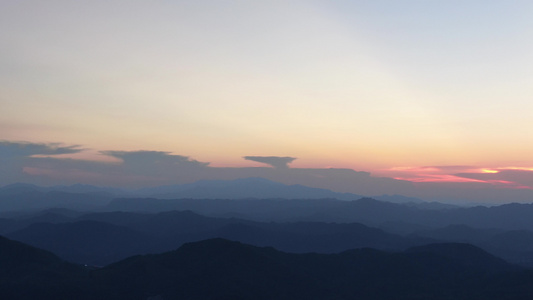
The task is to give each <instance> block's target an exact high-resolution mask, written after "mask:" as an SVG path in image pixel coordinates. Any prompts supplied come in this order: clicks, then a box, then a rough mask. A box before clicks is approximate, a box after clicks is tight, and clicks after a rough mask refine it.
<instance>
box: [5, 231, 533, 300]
mask: <svg viewBox="0 0 533 300" xmlns="http://www.w3.org/2000/svg"><path fill="white" fill-rule="evenodd" d="M0 254H1V256H0V257H1V259H0V280H1V281H0V293H1V294H2V296H3V297H5V298H6V299H307V300H309V299H363V300H364V299H503V298H502V297H505V299H530V297H531V296H533V272H531V271H527V270H522V269H519V268H518V267H515V266H513V265H511V264H508V263H506V262H505V261H503V260H501V259H499V258H496V257H494V256H492V255H490V254H488V253H486V252H484V251H483V250H481V249H479V248H477V247H474V246H471V245H468V244H456V243H454V244H449V243H448V244H431V245H426V246H420V247H415V248H411V249H408V250H407V251H403V252H397V253H391V252H383V251H379V250H373V249H368V248H365V249H358V250H350V251H345V252H341V253H338V254H290V253H285V252H280V251H278V250H275V249H274V248H271V247H267V248H260V247H255V246H251V245H246V244H241V243H239V242H232V241H228V240H224V239H210V240H205V241H200V242H195V243H188V244H185V245H183V246H182V247H180V248H179V249H177V250H174V251H170V252H166V253H162V254H152V255H145V256H133V257H130V258H127V259H125V260H122V261H120V262H117V263H114V264H111V265H109V266H106V267H104V268H99V269H94V268H86V267H81V266H78V265H73V264H70V263H66V262H63V261H62V260H61V259H59V258H57V257H55V256H54V255H53V254H51V253H49V252H46V251H43V250H39V249H36V248H33V247H30V246H27V245H24V244H21V243H18V242H15V241H11V240H8V239H5V238H0Z"/></svg>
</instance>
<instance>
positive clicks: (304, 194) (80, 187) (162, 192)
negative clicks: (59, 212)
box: [0, 177, 424, 208]
mask: <svg viewBox="0 0 533 300" xmlns="http://www.w3.org/2000/svg"><path fill="white" fill-rule="evenodd" d="M30 192H33V193H49V192H61V193H72V194H93V195H101V196H107V197H150V198H158V199H183V198H187V199H249V198H256V199H275V198H280V199H338V200H346V201H349V200H357V199H360V198H363V197H365V196H362V195H358V194H353V193H338V192H334V191H331V190H328V189H322V188H313V187H308V186H303V185H299V184H295V185H286V184H283V183H279V182H275V181H271V180H268V179H264V178H260V177H250V178H241V179H235V180H200V181H197V182H194V183H188V184H176V185H164V186H156V187H147V188H140V189H118V188H111V187H97V186H92V185H84V184H74V185H70V186H63V185H62V186H51V187H41V186H37V185H33V184H26V183H15V184H10V185H6V186H4V187H1V188H0V197H5V196H7V195H13V194H17V193H30ZM373 198H376V199H379V200H382V201H387V202H394V203H408V202H412V203H423V202H424V201H422V200H420V199H417V198H412V197H405V196H402V195H381V196H375V197H373ZM0 200H1V198H0ZM0 208H1V207H0Z"/></svg>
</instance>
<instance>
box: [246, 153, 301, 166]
mask: <svg viewBox="0 0 533 300" xmlns="http://www.w3.org/2000/svg"><path fill="white" fill-rule="evenodd" d="M243 158H244V159H246V160H251V161H256V162H260V163H264V164H267V165H270V166H272V167H274V168H288V167H289V164H290V163H291V162H293V161H294V160H295V159H296V157H288V156H285V157H280V156H244V157H243Z"/></svg>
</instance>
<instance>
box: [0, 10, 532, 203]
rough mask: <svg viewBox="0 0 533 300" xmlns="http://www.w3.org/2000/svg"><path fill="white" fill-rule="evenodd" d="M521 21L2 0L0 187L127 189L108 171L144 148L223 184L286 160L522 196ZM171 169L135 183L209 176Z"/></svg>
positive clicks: (524, 15)
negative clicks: (267, 160)
mask: <svg viewBox="0 0 533 300" xmlns="http://www.w3.org/2000/svg"><path fill="white" fill-rule="evenodd" d="M532 15H533V2H532V1H529V0H527V1H526V0H525V1H513V0H510V1H491V0H479V1H478V0H466V1H465V0H461V1H454V0H446V1H445V0H442V1H439V0H435V1H431V0H418V1H410V0H405V1H397V0H391V1H381V0H372V1H370V0H368V1H355V0H350V1H348V0H346V1H335V0H332V1H325V0H324V1H313V0H308V1H290V0H288V1H275V0H273V1H213V0H211V1H202V0H195V1H178V0H176V1H66V0H65V1H54V0H51V1H37V0H31V1H24V0H16V1H15V0H13V1H11V0H6V1H1V2H0V40H1V41H2V46H1V47H0V141H1V143H0V162H2V163H3V164H4V167H3V170H4V171H3V172H2V171H0V173H1V174H0V186H1V185H5V184H9V183H12V182H16V181H20V180H26V181H32V180H31V178H34V179H35V178H37V177H39V178H40V179H39V180H33V181H35V182H39V183H45V184H55V183H61V182H66V183H70V181H68V180H66V181H65V180H63V179H64V178H63V179H62V178H60V177H57V176H56V175H57V174H58V172H61V173H62V174H71V175H72V174H78V175H79V174H81V173H82V174H84V175H83V176H81V175H80V176H79V177H76V176H74V177H73V176H70V177H68V178H70V179H73V178H74V179H76V180H78V181H85V182H86V183H91V184H105V183H106V182H107V183H108V184H116V185H128V184H127V182H126V181H127V178H130V177H124V176H123V175H124V174H123V173H120V174H121V176H122V177H121V178H122V179H121V180H122V181H121V182H118V181H114V179H109V178H111V177H106V176H110V175H109V174H110V172H111V171H109V170H110V169H109V168H111V166H116V165H117V164H119V165H120V164H125V162H126V160H127V159H126V158H125V157H127V158H128V159H130V160H134V159H140V158H139V157H140V156H139V157H138V156H134V155H133V154H136V153H137V154H139V153H144V154H147V153H149V154H150V153H151V154H150V155H153V156H150V157H151V158H153V157H158V159H159V158H161V157H166V158H168V157H171V158H172V159H177V160H178V161H180V164H179V166H181V167H182V164H181V162H182V161H186V162H187V163H190V164H191V165H194V166H198V167H199V168H200V167H202V166H203V167H206V166H207V168H209V169H210V170H213V169H217V172H219V171H220V172H222V171H227V170H230V169H234V170H233V171H235V170H249V169H253V167H256V168H257V170H263V169H264V168H259V166H267V165H268V163H267V165H265V164H264V163H261V162H260V160H257V159H255V160H254V159H243V157H245V156H257V157H263V156H265V157H270V156H273V157H279V158H283V157H289V158H294V160H293V161H292V160H291V161H292V162H290V169H295V170H296V169H299V170H317V169H330V168H335V169H351V170H354V171H357V172H360V173H357V172H354V174H355V173H357V174H363V172H366V173H364V174H367V173H368V176H369V177H371V178H374V179H376V180H378V179H380V180H381V179H384V180H385V179H386V180H388V179H390V180H392V181H394V182H396V183H400V185H403V184H408V185H410V186H415V187H420V186H425V188H423V189H420V188H418V190H417V192H415V191H414V189H413V188H411V187H409V188H407V189H405V188H403V187H402V188H400V187H396V185H395V184H396V183H395V184H394V185H390V186H389V185H386V186H387V187H386V188H383V193H402V192H403V193H408V194H410V195H412V196H421V197H422V196H427V197H429V198H432V199H440V198H446V197H463V196H464V198H465V199H466V198H469V197H468V195H467V194H468V193H471V192H468V193H467V192H465V194H464V195H463V196H461V195H462V194H461V195H455V194H453V195H452V194H449V195H448V196H446V195H447V194H446V193H447V192H448V191H451V190H454V191H455V192H457V193H459V192H458V191H460V190H461V189H462V188H457V187H456V186H458V185H460V186H461V187H465V188H466V187H467V186H475V187H472V188H467V189H468V190H469V191H471V190H476V191H477V190H481V189H484V192H479V193H481V194H479V195H481V196H479V197H478V196H476V197H477V198H476V197H470V198H472V199H474V198H475V199H476V200H478V198H479V199H482V198H483V196H482V195H485V193H490V192H486V191H492V190H498V191H500V190H502V189H504V190H513V193H515V192H517V193H524V190H532V189H533V156H532V153H533V17H532ZM141 150H144V151H145V152H139V151H141ZM148 151H151V152H148ZM128 153H129V154H128ZM130 154H131V155H133V156H131V155H130ZM50 155H51V157H52V158H50V157H46V156H50ZM128 155H130V156H128ZM14 157H16V158H17V159H16V160H15V159H14ZM73 158H74V162H73V161H72V160H73ZM146 158H147V156H142V159H146ZM94 161H96V162H94ZM157 161H158V162H160V161H159V160H157ZM196 163H197V164H196ZM67 165H68V166H67ZM74 165H75V166H74ZM96 165H98V166H99V167H95V166H96ZM101 166H105V168H107V170H108V171H106V172H107V173H105V172H103V171H102V170H103V169H102V168H100V167H101ZM179 166H176V168H178V167H179ZM152 167H153V165H151V167H148V166H144V167H142V168H141V169H142V170H149V169H150V168H152ZM167 167H168V166H167ZM154 168H155V167H154ZM267 168H269V167H268V166H267ZM272 169H275V170H278V171H280V172H281V171H282V170H280V169H284V168H283V167H282V168H277V167H276V168H272ZM6 170H9V172H7V171H6ZM293 171H294V170H293ZM54 172H55V173H54ZM69 172H70V173H69ZM76 172H78V173H76ZM80 172H81V173H80ZM113 172H115V171H112V172H111V173H113ZM165 172H167V173H165ZM165 172H156V173H157V174H158V176H159V177H161V176H163V175H161V174H167V175H168V176H167V175H165V176H167V177H165V178H166V179H165V180H162V181H157V180H155V181H154V180H152V179H153V176H152V177H151V175H150V174H149V173H146V174H143V173H142V171H139V172H138V173H135V176H136V177H135V179H132V180H133V181H135V183H134V184H135V185H139V184H141V185H142V184H143V183H144V184H145V185H153V184H156V183H173V182H175V183H181V182H188V181H191V180H193V179H202V178H203V177H202V176H204V175H205V174H207V173H198V174H197V175H195V176H197V177H194V176H191V177H190V178H186V177H185V175H183V176H181V175H180V176H181V177H180V176H177V175H176V174H177V173H179V172H178V171H170V170H167V171H165ZM261 172H262V171H261ZM261 172H259V173H258V174H259V175H261V174H262V173H261ZM193 173H194V172H193ZM17 174H18V175H17ZM54 174H56V175H54ZM89 174H90V175H89ZM98 174H102V177H101V178H100V179H99V177H98V176H99V175H98ZM113 174H115V175H117V174H119V173H117V172H115V173H113ZM128 174H129V173H128ZM180 174H182V173H180ZM194 174H196V173H194ZM202 174H204V175H202ZM209 174H212V173H209ZM221 174H222V173H221ZM239 174H240V175H239ZM245 174H246V175H248V173H246V172H245V173H242V174H241V173H238V172H237V173H235V174H234V175H232V176H229V175H228V176H227V177H224V176H222V175H216V176H215V175H205V178H208V179H209V178H217V179H222V178H228V179H231V178H233V177H239V176H244V175H245ZM250 174H251V173H250ZM258 174H252V175H258ZM315 175H316V174H315ZM54 176H55V177H54ZM117 176H118V175H117ZM132 176H133V175H132ZM265 176H266V177H268V176H270V178H271V179H277V177H276V176H278V175H268V176H267V175H265ZM279 176H281V175H279ZM313 176H314V175H313ZM317 176H318V175H317ZM320 176H326V175H320ZM327 176H329V175H327ZM335 176H337V175H335ZM350 176H351V175H350ZM365 176H366V175H365ZM45 177H47V178H48V179H46V180H45V179H43V178H45ZM163 177H164V176H163ZM54 178H55V179H54ZM102 178H106V179H102ZM113 178H116V177H113ZM132 178H133V177H132ZM142 178H145V179H146V180H145V181H143V179H142ZM150 178H152V179H150ZM279 178H281V179H283V178H285V179H283V180H284V182H287V183H302V184H303V183H308V184H314V185H315V186H320V183H318V182H311V181H309V182H307V181H305V180H304V179H301V180H300V181H298V180H296V179H294V178H295V177H291V176H288V177H283V176H281V177H279ZM291 178H292V179H291ZM302 178H303V177H302ZM335 178H337V177H335ZM343 178H344V177H343ZM281 179H280V180H281ZM345 179H346V178H345ZM283 180H281V181H283ZM291 180H292V181H291ZM343 180H344V179H343ZM350 180H357V179H356V178H355V177H354V178H352V177H349V179H346V182H345V184H346V186H349V185H350ZM133 181H132V182H133ZM341 181H342V180H341ZM406 181H407V182H406ZM332 182H333V181H332ZM411 182H413V183H411ZM400 185H399V186H400ZM378 186H382V187H383V186H384V185H383V184H381V183H380V184H378V185H376V189H375V191H378V190H379V189H378V188H377V187H378ZM392 186H394V187H392ZM320 187H327V188H332V189H336V190H345V191H348V190H350V189H348V188H342V187H341V186H340V185H339V186H336V185H334V184H333V183H331V185H323V186H320ZM420 190H424V192H420ZM514 190H517V191H514ZM350 191H351V190H350ZM352 192H356V191H352ZM370 192H374V190H372V191H368V193H370ZM360 193H361V194H364V193H363V192H360ZM383 193H382V194H383ZM376 194H379V193H376ZM428 195H430V196H428ZM509 195H511V194H509ZM513 195H514V194H513ZM527 195H528V196H527V197H529V194H527ZM439 197H440V198H439ZM524 197H525V198H523V199H526V198H527V197H526V196H524ZM470 198H469V199H470ZM531 199H533V198H531Z"/></svg>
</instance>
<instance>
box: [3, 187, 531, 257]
mask: <svg viewBox="0 0 533 300" xmlns="http://www.w3.org/2000/svg"><path fill="white" fill-rule="evenodd" d="M279 187H281V189H279ZM203 189H205V190H206V191H204V192H203V193H204V194H202V195H203V196H205V193H208V194H210V195H212V194H216V192H215V191H217V192H218V193H219V194H220V193H226V195H230V194H231V193H237V191H241V192H239V193H240V195H241V196H242V195H247V196H250V195H251V194H250V193H254V192H255V193H256V194H257V195H260V194H265V193H266V192H265V191H267V190H272V191H277V192H276V193H278V195H280V194H279V191H280V190H283V189H285V190H286V191H287V190H289V191H292V192H291V193H292V194H291V195H292V196H294V197H296V195H297V194H298V193H299V195H305V196H306V197H309V195H310V193H315V194H316V196H317V197H318V196H324V195H326V194H327V193H330V194H328V195H330V196H332V197H333V196H335V195H337V196H339V197H340V198H342V196H346V197H347V194H335V193H333V192H331V191H327V190H320V189H312V188H306V187H302V186H286V185H282V184H279V183H275V182H271V181H267V180H263V179H257V178H253V179H243V180H236V181H209V182H199V183H195V184H190V185H182V186H167V187H160V188H153V189H145V190H142V193H145V194H146V195H148V194H151V193H156V192H157V193H159V194H160V195H163V194H164V195H177V194H172V193H178V192H180V191H181V192H182V193H185V192H186V193H189V195H192V194H195V193H196V195H200V194H198V193H200V192H201V191H202V190H203ZM244 191H246V193H248V194H246V193H245V192H244ZM272 191H271V192H270V195H272V194H273V193H274V192H272ZM296 191H305V193H304V192H296ZM130 192H131V191H130ZM125 193H127V191H121V190H116V189H109V188H97V187H92V186H84V185H74V186H63V187H49V188H43V187H37V186H32V185H23V184H18V185H11V186H7V187H4V188H2V189H0V207H3V208H5V207H26V205H27V206H28V207H30V208H32V209H30V210H28V209H25V210H14V211H13V210H11V211H10V210H5V209H4V210H0V234H3V235H6V236H9V237H10V238H13V239H16V240H19V241H22V242H25V243H28V244H31V245H34V246H37V247H41V248H43V249H46V250H49V251H52V252H53V253H55V254H57V255H59V256H60V257H61V258H63V259H66V260H68V261H72V262H77V263H83V264H91V265H105V264H108V263H111V262H116V261H118V260H120V259H123V258H126V257H128V256H131V255H136V254H148V253H159V252H163V251H169V250H172V249H175V248H177V247H179V246H181V245H182V244H183V243H187V242H192V241H199V240H202V239H208V238H216V237H220V238H227V239H232V240H237V241H241V242H244V243H249V244H252V245H256V246H272V247H275V248H277V249H280V250H282V251H288V252H296V253H303V252H318V253H335V252H339V251H344V250H347V249H353V248H361V247H372V248H376V249H381V250H387V251H402V250H404V249H406V248H408V247H411V246H416V245H422V244H425V243H428V242H461V243H471V244H474V245H476V246H479V247H481V248H483V249H484V250H486V251H489V252H490V253H492V254H495V255H497V256H499V257H502V258H504V259H506V260H508V261H510V262H513V263H519V264H522V265H532V262H533V231H532V230H533V218H531V217H530V216H531V215H533V205H531V204H505V205H500V206H494V207H483V206H478V207H456V206H450V205H443V204H439V203H427V202H419V201H417V200H416V199H405V198H402V197H400V196H395V197H396V199H399V200H398V201H400V200H403V201H406V200H407V201H414V202H407V203H392V202H386V201H378V200H374V199H370V198H361V199H359V198H356V197H358V196H357V195H350V197H354V198H353V199H355V200H338V199H333V198H327V199H319V198H308V199H303V198H300V199H298V198H295V199H282V198H275V199H263V198H236V199H193V198H185V199H184V198H181V199H156V198H127V197H125V195H126V194H125ZM288 194H289V193H288V192H287V193H286V195H288ZM118 195H121V198H116V197H117V196H118ZM233 195H234V196H235V194H233ZM384 198H387V197H384ZM95 199H96V200H95ZM344 199H348V198H344ZM388 199H389V200H390V197H389V198H388ZM14 203H16V205H15V204H14ZM17 205H18V206H17ZM186 210H190V211H186ZM88 211H90V212H88Z"/></svg>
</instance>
